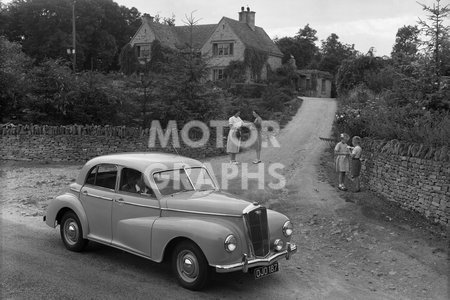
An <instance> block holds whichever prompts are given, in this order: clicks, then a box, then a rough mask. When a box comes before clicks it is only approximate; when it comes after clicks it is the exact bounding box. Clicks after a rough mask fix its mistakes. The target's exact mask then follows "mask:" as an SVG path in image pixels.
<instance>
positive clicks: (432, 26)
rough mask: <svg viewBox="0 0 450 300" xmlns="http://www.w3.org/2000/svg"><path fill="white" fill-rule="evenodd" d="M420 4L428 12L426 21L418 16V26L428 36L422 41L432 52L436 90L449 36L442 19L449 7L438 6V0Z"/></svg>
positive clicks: (449, 28) (449, 11)
mask: <svg viewBox="0 0 450 300" xmlns="http://www.w3.org/2000/svg"><path fill="white" fill-rule="evenodd" d="M419 5H421V6H422V8H423V10H424V11H426V12H427V13H429V15H428V16H427V18H428V21H429V22H426V21H424V20H421V19H420V18H419V22H418V24H419V26H420V29H421V31H422V33H423V34H424V35H425V36H426V37H427V38H428V40H427V41H425V42H424V46H425V47H426V49H427V50H429V51H430V52H431V53H433V54H432V58H433V62H434V63H433V69H434V70H433V71H434V74H435V77H436V78H435V82H436V88H435V89H436V91H438V90H439V89H440V85H441V74H442V68H443V61H442V58H443V52H445V50H444V46H446V45H447V42H446V41H448V38H449V31H450V26H447V25H445V24H444V21H445V20H447V18H448V16H449V13H450V7H449V5H446V6H444V7H441V6H440V0H436V3H434V4H433V7H431V6H427V5H424V4H421V3H419Z"/></svg>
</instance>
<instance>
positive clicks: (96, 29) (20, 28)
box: [0, 0, 140, 71]
mask: <svg viewBox="0 0 450 300" xmlns="http://www.w3.org/2000/svg"><path fill="white" fill-rule="evenodd" d="M72 5H73V0H28V1H23V0H13V1H12V2H10V3H9V4H7V5H6V9H3V10H2V12H1V17H2V18H0V19H1V21H0V24H1V22H5V23H6V24H5V25H4V27H5V28H1V29H0V31H3V32H5V33H6V35H7V38H8V39H9V40H10V41H15V42H19V43H21V44H22V48H23V51H24V52H25V54H27V55H29V56H30V57H32V58H34V59H36V62H37V63H39V62H42V61H44V60H45V59H47V58H53V59H58V58H59V59H70V58H69V57H68V56H67V54H66V49H67V48H70V47H71V46H72ZM75 15H76V20H75V22H76V43H77V49H76V51H77V53H76V55H77V70H82V69H88V70H89V69H91V68H92V69H95V70H101V71H109V70H116V69H118V68H119V66H118V57H119V53H118V49H121V48H122V47H123V46H124V45H125V44H126V43H128V42H129V41H130V38H131V37H132V35H133V34H134V33H135V32H136V30H137V28H138V26H139V25H140V13H139V11H137V9H136V8H131V9H128V8H126V7H124V6H119V5H118V4H117V3H115V2H113V1H112V0H96V1H90V0H77V1H76V2H75ZM4 20H6V21H4Z"/></svg>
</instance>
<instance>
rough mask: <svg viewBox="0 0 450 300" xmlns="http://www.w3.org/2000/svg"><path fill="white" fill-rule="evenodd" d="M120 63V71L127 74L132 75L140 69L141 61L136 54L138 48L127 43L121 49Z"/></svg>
mask: <svg viewBox="0 0 450 300" xmlns="http://www.w3.org/2000/svg"><path fill="white" fill-rule="evenodd" d="M119 65H120V72H122V73H124V74H125V75H131V74H133V73H134V72H136V70H137V69H138V67H139V61H138V58H137V55H136V50H135V49H134V48H133V47H131V45H130V44H126V45H125V46H124V47H123V48H122V50H121V51H120V55H119Z"/></svg>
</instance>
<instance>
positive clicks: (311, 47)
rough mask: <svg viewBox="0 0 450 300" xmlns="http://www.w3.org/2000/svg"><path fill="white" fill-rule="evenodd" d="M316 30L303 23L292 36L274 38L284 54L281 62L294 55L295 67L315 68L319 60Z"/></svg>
mask: <svg viewBox="0 0 450 300" xmlns="http://www.w3.org/2000/svg"><path fill="white" fill-rule="evenodd" d="M316 34H317V31H316V30H315V29H313V28H311V27H310V26H309V24H307V25H305V27H304V28H303V29H300V30H299V31H298V33H297V34H296V35H295V36H294V37H283V38H280V39H275V44H276V45H277V46H278V48H279V49H280V50H281V52H282V53H283V54H284V56H283V59H282V62H283V63H286V62H288V61H289V59H290V58H291V55H292V56H294V58H295V62H296V65H297V68H299V69H304V68H316V67H317V62H318V60H319V58H318V57H319V49H318V48H317V46H316V45H315V42H316V41H317V37H316Z"/></svg>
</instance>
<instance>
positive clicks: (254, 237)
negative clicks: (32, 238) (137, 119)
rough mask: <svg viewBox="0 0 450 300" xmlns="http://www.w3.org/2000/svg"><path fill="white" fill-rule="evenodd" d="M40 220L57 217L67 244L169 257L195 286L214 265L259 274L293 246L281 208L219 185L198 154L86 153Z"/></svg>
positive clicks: (178, 274)
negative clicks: (89, 155)
mask: <svg viewBox="0 0 450 300" xmlns="http://www.w3.org/2000/svg"><path fill="white" fill-rule="evenodd" d="M44 221H45V222H46V223H47V225H49V226H50V227H53V228H54V227H56V226H57V225H60V233H61V239H62V241H63V243H64V245H65V247H66V248H67V249H69V250H71V251H82V250H83V248H84V246H85V245H86V243H87V242H88V240H92V241H95V242H99V243H102V244H105V245H109V246H113V247H116V248H119V249H122V250H125V251H128V252H130V253H133V254H136V255H139V256H141V257H144V258H147V259H150V260H152V261H155V262H162V261H163V260H164V259H171V260H172V267H173V271H174V273H175V275H176V277H177V279H178V281H179V283H180V284H181V285H182V286H183V287H185V288H188V289H192V290H199V289H201V288H202V287H204V286H205V284H206V283H207V281H208V279H209V278H210V276H208V273H209V272H210V271H211V270H215V271H216V272H233V271H243V272H248V271H249V270H251V271H252V272H253V274H254V276H255V278H259V277H263V276H265V275H268V274H271V273H273V272H276V271H278V262H277V261H278V260H280V259H283V258H285V259H289V257H290V256H291V255H292V254H293V253H295V252H296V251H297V247H296V245H295V244H293V243H291V242H290V239H291V235H292V230H293V227H292V224H291V222H290V221H289V219H288V218H287V217H286V216H284V215H282V214H280V213H278V212H275V211H272V210H269V209H266V208H265V207H264V206H261V205H259V204H258V203H250V202H247V201H245V200H242V199H240V198H238V197H236V196H233V195H231V194H228V193H224V192H221V191H219V188H218V185H217V182H216V180H215V178H214V177H213V176H211V174H210V172H209V171H208V170H207V169H206V168H205V166H204V165H203V164H202V163H201V162H199V161H197V160H194V159H190V158H186V157H182V156H176V155H171V154H162V153H124V154H112V155H105V156H100V157H97V158H94V159H92V160H90V161H88V162H87V163H86V164H85V165H84V167H83V168H82V169H81V171H80V174H79V176H78V179H77V180H76V182H74V183H72V184H71V185H70V190H69V191H68V192H67V193H65V194H63V195H61V196H58V197H56V198H55V199H54V200H53V201H52V202H51V203H50V204H49V206H48V209H47V213H46V216H44Z"/></svg>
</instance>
